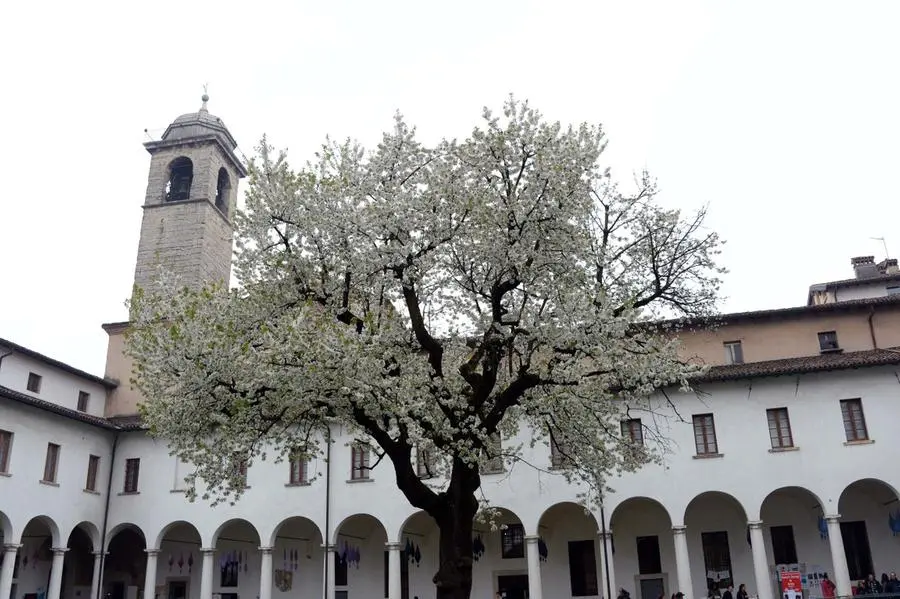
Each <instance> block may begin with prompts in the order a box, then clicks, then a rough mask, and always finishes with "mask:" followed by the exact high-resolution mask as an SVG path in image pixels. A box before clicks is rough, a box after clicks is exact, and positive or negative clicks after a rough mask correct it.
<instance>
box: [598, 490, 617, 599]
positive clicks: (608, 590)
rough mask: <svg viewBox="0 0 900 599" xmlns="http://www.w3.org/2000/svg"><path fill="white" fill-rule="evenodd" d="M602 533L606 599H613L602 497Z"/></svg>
mask: <svg viewBox="0 0 900 599" xmlns="http://www.w3.org/2000/svg"><path fill="white" fill-rule="evenodd" d="M600 532H601V534H602V535H603V540H602V542H603V570H604V572H603V586H605V587H606V599H613V597H614V595H613V594H612V588H611V585H610V584H609V551H607V549H606V548H607V546H608V543H607V542H606V512H605V510H604V509H603V496H602V495H601V496H600Z"/></svg>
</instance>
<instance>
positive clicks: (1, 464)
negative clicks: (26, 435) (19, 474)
mask: <svg viewBox="0 0 900 599" xmlns="http://www.w3.org/2000/svg"><path fill="white" fill-rule="evenodd" d="M12 439H13V434H12V433H11V432H9V431H3V430H0V472H2V473H3V474H8V473H9V454H10V452H11V451H12Z"/></svg>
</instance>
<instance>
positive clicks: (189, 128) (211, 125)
mask: <svg viewBox="0 0 900 599" xmlns="http://www.w3.org/2000/svg"><path fill="white" fill-rule="evenodd" d="M202 99H203V105H202V106H201V107H200V110H199V111H197V112H191V113H188V114H183V115H181V116H180V117H178V118H177V119H175V121H174V122H173V123H172V124H171V125H169V127H168V128H167V129H166V131H165V133H163V135H162V138H161V139H160V140H158V141H148V142H146V143H145V144H144V147H145V148H147V151H148V152H149V153H150V156H151V158H150V174H149V177H148V178H147V194H146V196H145V198H144V206H143V209H144V218H143V221H142V222H141V237H140V242H139V243H138V255H137V265H136V266H135V270H134V282H135V285H138V286H140V287H146V286H147V285H149V284H150V283H151V282H152V281H153V278H154V276H155V275H156V271H157V269H158V267H160V266H161V267H162V268H164V269H165V270H168V271H170V272H172V273H173V274H176V275H178V276H179V277H180V278H181V279H182V282H183V283H184V284H187V285H189V286H200V285H203V284H206V283H213V282H222V281H224V282H226V283H227V282H228V281H229V279H230V274H231V257H232V251H233V229H232V224H231V223H232V217H233V215H234V210H235V207H236V202H237V184H238V180H240V179H241V178H243V177H245V176H246V175H247V170H246V168H245V167H244V165H243V164H242V163H241V161H240V160H239V159H238V158H237V156H235V154H234V150H235V148H236V147H237V142H235V141H234V138H233V137H232V136H231V133H229V131H228V129H227V128H226V127H225V124H224V123H223V122H222V119H220V118H218V117H216V116H213V115H211V114H210V113H209V111H208V110H207V108H206V103H207V101H208V100H209V96H207V95H206V94H204V95H203V98H202Z"/></svg>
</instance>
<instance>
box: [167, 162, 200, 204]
mask: <svg viewBox="0 0 900 599" xmlns="http://www.w3.org/2000/svg"><path fill="white" fill-rule="evenodd" d="M193 180H194V163H193V162H191V159H190V158H187V157H185V156H181V157H180V158H176V159H175V160H173V161H172V164H170V165H169V181H168V183H166V201H167V202H177V201H180V200H187V199H188V198H190V197H191V183H192V182H193Z"/></svg>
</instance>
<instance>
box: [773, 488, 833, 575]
mask: <svg viewBox="0 0 900 599" xmlns="http://www.w3.org/2000/svg"><path fill="white" fill-rule="evenodd" d="M824 506H825V504H824V503H823V501H822V499H821V498H820V497H819V496H818V495H817V494H816V493H814V492H813V491H811V490H809V489H807V488H806V487H799V486H788V487H780V488H778V489H775V490H773V491H772V492H770V493H769V494H768V495H766V497H765V498H763V500H762V503H761V504H760V506H759V518H760V520H762V523H763V527H764V529H765V530H766V533H767V535H768V537H769V539H768V540H767V543H766V545H767V547H769V546H770V547H771V552H770V554H769V556H770V558H771V561H772V563H774V564H776V565H779V564H793V563H799V562H803V563H810V564H830V563H831V554H830V551H829V548H828V544H827V542H825V538H826V536H827V527H826V524H825V518H824V516H825V507H824ZM829 571H831V567H830V566H829Z"/></svg>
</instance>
